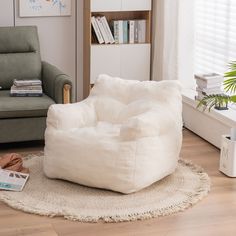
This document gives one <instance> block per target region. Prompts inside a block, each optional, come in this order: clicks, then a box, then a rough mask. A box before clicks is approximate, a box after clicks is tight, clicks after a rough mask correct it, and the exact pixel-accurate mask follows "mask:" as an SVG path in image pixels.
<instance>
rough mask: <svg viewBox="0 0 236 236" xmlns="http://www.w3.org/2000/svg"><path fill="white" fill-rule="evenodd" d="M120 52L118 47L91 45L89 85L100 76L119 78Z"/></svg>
mask: <svg viewBox="0 0 236 236" xmlns="http://www.w3.org/2000/svg"><path fill="white" fill-rule="evenodd" d="M120 63H121V50H120V47H119V46H118V45H103V46H100V45H92V47H91V66H90V84H93V83H94V81H95V79H96V78H97V76H98V75H100V74H108V75H112V76H120Z"/></svg>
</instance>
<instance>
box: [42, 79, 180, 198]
mask: <svg viewBox="0 0 236 236" xmlns="http://www.w3.org/2000/svg"><path fill="white" fill-rule="evenodd" d="M45 142H46V145H45V158H44V172H45V174H46V175H47V176H48V177H49V178H58V179H65V180H69V181H72V182H75V183H79V184H82V185H87V186H91V187H97V188H104V189H110V190H114V191H118V192H122V193H132V192H136V191H138V190H140V189H142V188H145V187H147V186H149V185H151V184H152V183H154V182H156V181H158V180H160V179H162V178H164V177H165V176H167V175H169V174H171V173H173V172H174V170H175V168H176V166H177V161H178V158H179V152H180V148H181V144H182V101H181V92H180V85H179V84H178V82H176V81H161V82H156V81H145V82H140V81H133V80H123V79H120V78H112V77H109V76H107V75H100V76H99V78H98V79H97V80H96V82H95V85H94V87H93V89H92V91H91V93H90V95H89V97H88V98H87V99H85V100H84V101H82V102H79V103H76V104H66V105H62V104H58V105H52V106H51V107H50V108H49V111H48V118H47V129H46V134H45Z"/></svg>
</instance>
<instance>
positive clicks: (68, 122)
mask: <svg viewBox="0 0 236 236" xmlns="http://www.w3.org/2000/svg"><path fill="white" fill-rule="evenodd" d="M96 122H97V115H96V112H95V109H94V108H93V107H92V106H91V105H89V104H87V103H86V100H84V101H82V102H78V103H71V104H54V105H51V106H50V107H49V109H48V115H47V128H54V129H57V130H70V129H74V128H76V129H77V128H83V127H87V126H94V124H95V123H96Z"/></svg>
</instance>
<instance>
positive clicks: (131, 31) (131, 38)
mask: <svg viewBox="0 0 236 236" xmlns="http://www.w3.org/2000/svg"><path fill="white" fill-rule="evenodd" d="M129 43H134V20H129Z"/></svg>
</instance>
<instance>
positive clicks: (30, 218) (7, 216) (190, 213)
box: [0, 130, 236, 236]
mask: <svg viewBox="0 0 236 236" xmlns="http://www.w3.org/2000/svg"><path fill="white" fill-rule="evenodd" d="M32 145H33V147H31V146H29V145H28V146H24V147H20V146H19V145H18V147H12V145H8V146H4V147H2V146H0V149H1V150H0V154H3V153H6V152H12V151H17V152H24V153H25V152H32V151H38V150H42V149H43V146H42V144H40V143H34V144H32ZM181 156H182V157H183V158H185V159H189V160H192V161H193V162H194V163H196V164H199V165H201V166H202V167H203V168H204V169H205V170H206V171H207V173H208V174H209V176H210V178H211V180H212V190H211V192H210V194H209V195H208V196H207V197H206V198H205V199H203V200H202V201H201V202H200V203H198V204H197V205H195V206H194V207H193V208H191V209H188V210H186V211H184V212H181V213H178V214H176V215H172V216H168V217H162V218H159V219H152V220H146V221H137V222H131V223H130V222H127V223H112V224H108V223H107V224H104V223H98V224H88V223H79V222H71V221H68V220H64V219H62V218H54V219H50V218H47V217H40V216H36V215H31V214H26V213H22V212H20V211H16V210H13V209H11V208H10V207H8V206H6V205H5V204H4V203H1V202H0V236H13V235H14V236H15V235H21V236H22V235H39V236H54V235H63V236H66V235H70V236H72V235H73V236H75V235H76V236H77V235H85V236H87V235H95V236H100V235H101V236H106V235H109V236H110V235H111V236H116V235H125V236H136V235H137V236H140V235H145V236H149V235H151V236H152V235H153V236H154V235H155V236H185V235H187V236H195V235H197V236H205V235H206V236H211V235H212V236H213V235H214V236H218V235H219V236H222V235H223V236H235V235H236V179H231V178H227V177H226V176H224V175H223V174H221V173H220V172H219V171H218V164H219V150H218V149H216V148H215V147H213V146H212V145H210V144H209V143H207V142H205V141H204V140H202V139H201V138H199V137H198V136H196V135H194V134H193V133H191V132H190V131H187V130H185V131H184V141H183V148H182V152H181Z"/></svg>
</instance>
